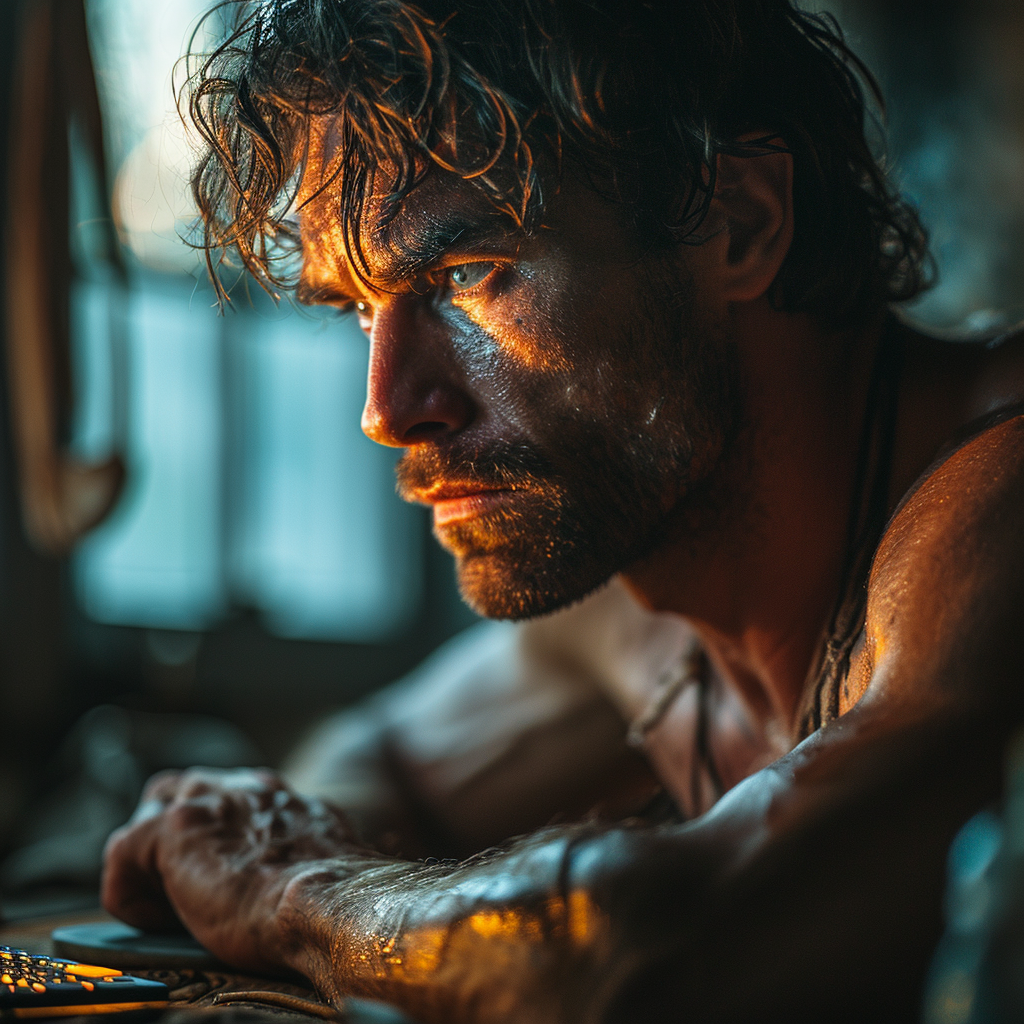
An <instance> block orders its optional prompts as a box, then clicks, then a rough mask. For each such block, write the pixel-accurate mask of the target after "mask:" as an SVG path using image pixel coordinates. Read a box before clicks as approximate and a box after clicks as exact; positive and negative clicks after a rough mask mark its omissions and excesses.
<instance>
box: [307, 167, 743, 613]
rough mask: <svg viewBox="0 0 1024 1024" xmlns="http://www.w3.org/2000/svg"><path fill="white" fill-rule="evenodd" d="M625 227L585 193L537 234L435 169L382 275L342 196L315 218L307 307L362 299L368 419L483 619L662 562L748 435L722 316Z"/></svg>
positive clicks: (613, 209)
mask: <svg viewBox="0 0 1024 1024" xmlns="http://www.w3.org/2000/svg"><path fill="white" fill-rule="evenodd" d="M625 215H626V211H625V210H624V208H622V207H621V206H618V205H614V204H611V203H609V202H607V201H605V200H603V199H601V198H600V197H599V196H597V195H596V194H595V193H594V192H592V191H590V190H589V189H586V188H583V187H582V186H579V185H573V184H571V183H570V184H567V185H564V186H563V188H562V190H561V191H560V193H559V194H558V195H557V196H556V197H555V198H554V199H553V200H552V201H551V202H550V203H549V204H548V207H547V210H546V214H545V220H544V227H542V228H541V229H539V230H538V231H536V232H535V233H533V234H532V235H525V234H523V233H521V232H516V231H513V230H511V229H510V228H509V226H508V223H507V222H506V221H504V220H500V219H498V218H497V217H496V215H495V214H494V212H493V210H492V208H491V206H490V205H489V204H488V203H487V202H486V200H485V199H483V197H482V196H480V194H479V192H478V191H477V190H476V189H474V188H473V187H472V186H468V185H466V184H465V183H462V182H459V181H457V180H455V179H452V178H447V177H443V176H442V175H440V174H434V175H432V176H430V177H429V178H427V179H426V181H425V182H424V183H423V184H421V185H420V186H419V187H418V188H417V189H416V191H415V192H414V193H413V194H412V196H410V197H409V198H408V199H407V200H406V202H405V203H404V204H403V206H402V208H401V209H400V211H399V213H398V215H397V217H395V218H394V220H393V221H391V223H390V225H389V226H388V228H387V230H386V231H384V230H378V228H379V225H380V223H381V221H380V218H379V216H377V215H376V211H375V208H374V207H371V209H370V211H369V215H368V216H367V218H366V223H365V224H364V228H363V237H362V244H363V247H364V251H365V254H366V258H367V262H368V264H369V271H370V273H369V280H368V281H364V280H360V278H359V276H357V275H356V274H354V273H353V272H352V268H351V267H350V265H349V263H348V260H347V258H346V251H345V245H344V241H343V234H342V230H341V226H340V223H339V219H338V217H337V215H336V212H335V207H334V206H333V205H332V202H331V194H330V190H328V191H326V192H325V193H324V194H323V195H321V196H319V197H318V198H317V199H316V200H315V201H313V202H311V203H309V204H308V205H307V206H306V207H305V208H304V210H303V214H302V233H303V253H304V270H303V280H302V285H301V286H300V297H301V298H303V299H304V300H306V301H318V302H329V303H335V304H339V305H346V306H347V305H351V304H352V303H353V302H354V303H355V305H356V308H357V311H358V314H359V316H360V321H361V323H362V326H363V328H364V330H365V331H366V332H367V334H368V336H369V339H370V371H369V380H368V387H367V401H366V408H365V411H364V414H363V429H364V431H365V432H366V433H367V435H368V436H369V437H371V438H372V439H373V440H376V441H379V442H380V443H382V444H387V445H393V446H400V447H404V448H405V449H406V451H405V454H404V456H403V457H402V459H401V461H400V463H399V466H398V487H399V492H400V493H401V495H402V497H404V498H405V499H406V500H409V501H418V502H422V503H424V504H428V505H431V506H433V513H434V532H435V535H436V536H437V538H438V540H439V541H440V542H441V544H442V545H444V547H446V548H447V549H448V550H449V551H450V552H451V553H452V554H453V555H454V556H455V558H456V562H457V567H458V575H459V582H460V587H461V589H462V593H463V596H464V597H465V599H466V600H467V601H468V602H469V604H470V605H471V606H472V607H473V608H475V609H476V610H477V611H478V612H480V613H481V614H484V615H487V616H490V617H495V618H523V617H527V616H531V615H536V614H539V613H542V612H547V611H553V610H554V609H556V608H559V607H561V606H563V605H565V604H568V603H570V602H572V601H574V600H577V599H579V598H581V597H583V596H585V595H586V594H587V593H589V592H590V591H591V590H593V589H594V588H595V587H597V586H599V585H600V584H601V583H603V582H604V581H605V580H607V579H608V578H609V576H611V575H612V574H613V573H614V572H616V571H618V570H620V569H623V568H625V567H627V566H628V565H629V564H630V563H631V562H633V561H634V560H636V559H637V558H639V557H641V556H644V555H647V554H649V553H650V552H652V551H653V550H655V549H656V548H657V546H658V544H659V543H660V542H661V541H662V540H663V539H664V538H665V537H666V534H667V532H668V530H669V529H670V528H675V527H676V526H677V525H678V523H679V521H680V520H681V519H685V518H686V513H687V510H688V509H692V507H693V504H694V500H695V498H694V496H695V494H697V493H698V492H699V491H700V490H701V487H700V486H699V485H701V484H702V483H705V482H706V481H708V480H709V479H710V478H712V477H713V476H714V471H715V469H716V467H717V465H718V464H719V463H720V461H721V459H722V457H723V451H724V449H725V447H726V440H727V438H728V437H729V436H730V434H731V432H732V430H733V428H734V426H735V423H736V420H737V410H736V394H735V386H734V376H735V374H734V360H733V358H732V355H731V346H730V343H729V339H728V337H727V332H726V330H725V328H724V326H723V325H724V317H722V316H714V315H712V314H710V313H709V312H707V310H706V309H705V308H704V304H703V303H701V302H700V300H699V296H698V295H697V294H696V291H697V285H696V283H695V280H694V278H693V276H691V274H690V272H689V269H688V266H687V264H686V263H684V256H685V252H684V253H681V252H679V251H678V250H673V251H672V252H669V253H667V254H665V255H660V256H657V257H652V256H646V257H645V256H644V255H643V254H642V252H641V250H640V249H639V247H638V246H637V245H636V244H635V242H634V240H633V237H632V232H631V229H630V228H629V226H628V223H627V221H626V216H625ZM702 310H703V311H702Z"/></svg>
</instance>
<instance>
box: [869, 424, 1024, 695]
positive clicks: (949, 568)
mask: <svg viewBox="0 0 1024 1024" xmlns="http://www.w3.org/2000/svg"><path fill="white" fill-rule="evenodd" d="M1022 619H1024V412H1017V413H1015V414H1012V415H1005V416H1004V417H1003V418H1001V419H999V420H998V421H997V422H995V423H994V424H992V425H989V426H987V427H983V428H982V429H981V430H980V431H979V432H977V433H974V434H973V435H972V436H969V437H968V439H967V440H965V441H963V442H962V443H961V444H959V445H957V446H956V447H954V448H953V450H952V451H950V452H949V453H948V454H947V455H945V456H944V457H943V458H941V459H940V460H939V461H938V463H937V464H936V465H935V466H934V467H933V468H932V469H931V470H930V471H929V472H928V473H926V474H925V475H924V476H923V477H922V479H921V480H920V481H919V482H918V484H917V485H916V486H915V487H914V488H913V489H912V491H911V492H910V494H909V495H908V497H907V498H906V499H905V500H904V502H903V504H902V506H901V507H900V509H899V510H898V512H897V513H896V515H895V516H894V517H893V520H892V522H891V524H890V526H889V528H888V530H887V531H886V533H885V536H884V537H883V538H882V541H881V543H880V545H879V548H878V552H877V554H876V556H875V562H874V566H873V568H872V572H871V578H870V582H869V588H868V611H867V622H866V627H865V644H864V647H865V652H864V653H865V658H864V659H862V664H861V665H860V666H859V671H860V672H861V674H862V676H863V677H864V683H865V684H868V683H869V682H870V686H871V687H872V688H876V689H877V688H883V689H886V690H891V689H892V688H893V687H896V689H897V691H898V692H899V693H902V694H911V693H914V692H918V693H920V692H922V691H923V692H926V693H927V694H928V695H929V697H930V698H931V699H933V700H935V699H941V697H942V695H946V696H947V697H949V698H950V699H951V700H952V701H953V702H954V703H955V704H956V705H957V706H962V704H963V702H964V701H965V700H966V701H972V700H973V699H974V698H978V699H983V700H988V697H992V696H994V695H995V694H997V693H1003V694H1008V693H1009V692H1010V689H1013V690H1015V689H1017V687H1015V685H1014V683H1013V680H1014V679H1015V678H1016V677H1018V676H1019V675H1020V673H1021V669H1022V667H1024V621H1022ZM1021 689H1024V688H1021ZM984 695H988V697H985V696H984Z"/></svg>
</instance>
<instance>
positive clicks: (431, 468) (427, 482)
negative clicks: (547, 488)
mask: <svg viewBox="0 0 1024 1024" xmlns="http://www.w3.org/2000/svg"><path fill="white" fill-rule="evenodd" d="M551 471H552V467H551V463H550V462H549V461H548V459H547V458H545V456H544V455H542V454H541V453H540V452H539V451H537V449H536V448H534V447H533V446H532V445H529V444H526V443H525V442H509V441H495V442H494V443H492V444H489V445H486V446H484V447H474V448H465V447H450V448H437V447H435V446H433V445H430V446H427V445H424V446H422V447H421V448H413V449H411V450H409V451H407V452H406V453H405V454H404V455H403V456H402V457H401V459H399V460H398V464H397V465H396V467H395V479H396V489H397V491H398V494H399V495H400V496H401V497H402V498H404V499H405V500H406V501H410V500H414V498H415V495H416V493H417V492H418V491H426V490H429V489H430V488H431V487H434V486H436V485H437V484H441V483H446V484H479V485H481V486H483V487H493V488H510V489H511V488H513V487H526V486H528V485H529V484H531V483H534V482H536V481H538V480H541V479H543V478H545V477H549V476H551Z"/></svg>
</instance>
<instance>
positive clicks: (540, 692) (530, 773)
mask: <svg viewBox="0 0 1024 1024" xmlns="http://www.w3.org/2000/svg"><path fill="white" fill-rule="evenodd" d="M689 636H690V634H689V631H688V630H687V629H686V628H685V627H684V626H683V624H682V623H681V622H680V621H679V620H678V619H675V620H673V619H671V618H670V617H669V616H663V615H662V616H659V615H653V614H651V613H649V612H645V611H642V610H641V609H640V608H639V606H638V605H637V604H636V603H635V601H633V600H632V598H630V597H629V595H628V594H627V593H626V592H625V589H624V588H623V587H622V586H621V585H620V584H618V583H617V582H613V583H612V584H611V585H610V586H608V587H606V588H604V589H603V590H602V591H600V592H599V593H597V594H595V595H592V596H591V597H590V598H588V599H587V600H586V601H583V602H581V603H580V604H577V605H575V606H573V607H572V608H569V609H566V610H565V611H562V612H558V613H556V614H554V615H551V616H547V617H545V618H544V619H540V620H535V621H533V622H527V623H522V624H519V625H515V626H513V625H511V624H507V623H481V624H480V625H478V626H475V627H473V628H472V629H470V630H468V631H466V632H465V633H463V634H461V635H460V636H458V637H456V638H455V639H454V640H452V641H450V642H449V643H448V644H446V645H445V646H444V647H443V648H441V649H440V650H439V651H438V652H436V653H435V654H434V655H433V656H431V657H430V658H428V659H427V661H426V662H424V663H423V664H422V665H421V666H419V667H418V668H417V669H416V670H415V671H414V672H412V673H411V674H410V675H409V676H407V677H406V678H405V679H403V680H400V681H399V682H398V683H396V684H394V685H392V686H389V687H387V688H386V689H385V690H384V691H382V692H381V693H380V694H378V695H376V696H375V697H373V698H371V699H370V700H368V701H366V702H364V703H363V704H361V705H360V706H358V707H356V708H353V709H349V710H346V711H343V712H341V713H339V714H337V715H335V716H332V717H331V718H330V719H328V720H327V721H326V722H324V723H323V724H322V725H321V726H320V727H319V728H318V729H317V730H316V731H315V732H314V733H313V734H311V735H310V737H309V738H308V739H307V740H306V741H305V742H304V743H303V744H302V745H301V746H300V747H299V748H298V749H297V750H296V751H295V752H294V753H293V754H292V755H291V757H290V758H289V759H288V762H287V763H286V764H285V766H284V769H283V775H284V777H285V779H286V780H287V781H288V783H289V784H290V785H291V786H292V787H293V788H294V789H295V790H296V791H298V792H300V793H303V794H305V795H308V796H314V797H319V798H321V799H323V800H326V801H329V802H330V803H332V804H334V805H336V806H338V807H342V808H344V810H345V812H346V814H347V815H348V816H349V818H350V819H352V821H353V822H354V824H355V826H356V828H357V830H358V832H359V834H360V835H361V836H363V837H364V838H366V839H367V841H369V842H370V844H371V845H373V846H375V847H376V848H378V849H382V850H385V851H387V852H391V853H402V854H404V855H406V856H428V855H429V856H435V857H444V856H453V855H461V856H465V855H468V854H470V853H473V852H476V851H478V850H481V849H484V848H486V847H488V846H491V845H493V844H494V843H498V842H501V841H503V840H505V839H507V838H508V837H509V836H512V835H519V834H522V833H524V832H528V831H531V830H533V829H535V828H538V827H541V826H543V825H545V824H548V823H550V822H551V821H552V820H556V819H561V820H574V819H576V818H579V817H580V816H582V815H583V814H584V813H585V812H588V811H590V810H591V809H593V808H594V807H595V805H600V808H601V810H602V812H603V814H604V815H606V816H608V817H615V816H622V815H623V814H625V813H630V812H632V811H634V810H635V809H636V808H638V807H640V806H642V805H643V804H644V803H645V802H646V801H647V800H649V799H650V796H651V794H652V792H653V791H654V789H655V787H656V780H655V779H654V778H653V776H652V774H651V773H650V770H649V769H648V768H647V766H646V763H645V762H644V761H643V759H642V758H641V757H639V756H638V755H637V754H635V753H634V752H632V751H631V750H629V749H628V748H627V746H626V743H625V732H626V722H627V721H628V720H629V719H630V718H631V717H633V716H634V715H635V714H636V713H637V712H638V711H639V710H640V707H641V706H642V701H643V698H644V695H645V686H649V685H653V684H654V683H655V681H656V680H657V678H658V675H659V672H660V671H661V668H662V666H663V665H664V664H665V663H667V662H670V661H672V660H673V659H675V658H678V657H679V655H680V653H681V652H682V651H683V650H684V649H685V648H686V645H687V643H688V642H689Z"/></svg>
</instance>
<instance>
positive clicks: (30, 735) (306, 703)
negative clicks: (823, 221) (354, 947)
mask: <svg viewBox="0 0 1024 1024" xmlns="http://www.w3.org/2000/svg"><path fill="white" fill-rule="evenodd" d="M205 6H206V4H205V3H204V2H203V0H84V4H83V0H7V2H6V3H4V4H3V5H0V49H2V50H3V53H2V57H0V76H2V79H0V138H2V139H3V143H2V145H3V147H4V150H5V152H4V163H3V169H2V172H0V173H2V175H3V177H2V179H0V180H2V186H3V196H4V201H3V212H2V214H0V216H2V218H3V222H4V228H5V233H4V238H5V245H4V255H3V258H4V268H3V273H4V279H5V281H6V289H5V292H4V293H3V294H4V296H5V298H4V299H0V302H3V303H4V305H5V307H6V308H5V317H4V319H3V328H2V329H3V331H4V333H5V341H6V350H7V358H6V361H5V362H4V363H3V365H2V368H0V699H2V701H3V705H2V708H0V730H2V731H0V737H2V738H0V902H2V906H3V908H4V912H5V913H7V914H8V916H11V915H17V914H19V913H29V912H38V910H39V909H40V907H54V908H56V907H60V908H65V907H67V906H70V905H72V904H73V903H74V902H75V901H76V900H79V901H81V902H82V903H83V905H85V904H87V903H89V902H90V901H92V900H94V898H95V897H94V895H93V888H92V887H93V885H94V882H95V873H96V864H97V858H98V852H99V849H100V846H101V845H102V841H103V839H104V838H105V836H106V834H107V832H108V831H109V829H110V828H111V827H113V826H114V825H116V824H118V823H119V822H120V821H121V820H123V819H124V817H126V816H127V814H128V812H129V810H130V808H131V806H132V804H133V802H134V800H135V797H136V795H137V792H138V788H139V786H140V785H141V782H142V780H143V779H144V777H145V776H146V774H148V773H149V772H150V771H152V770H154V769H156V768H159V767H166V766H171V767H173V766H185V765H188V764H191V763H203V764H210V765H225V766H227V765H232V764H253V763H262V764H270V765H273V764H276V763H278V762H279V761H280V759H281V758H282V756H283V755H284V754H285V753H286V751H287V750H288V749H289V748H290V747H291V746H292V745H293V744H294V742H295V741H296V739H297V738H298V737H299V736H300V735H301V734H302V732H303V731H304V730H305V729H306V728H307V727H308V726H310V725H311V724H312V723H313V722H314V721H315V720H316V719H317V718H318V717H320V716H322V715H324V714H325V713H327V712H329V711H332V710H336V709H337V708H340V707H343V706H345V705H346V704H349V703H351V702H353V701H355V700H357V699H358V698H360V697H361V696H363V695H365V694H367V693H368V692H370V691H372V690H373V689H375V688H377V687H379V686H380V685H382V684H383V683H385V682H387V681H389V680H391V679H394V678H397V677H398V676H400V675H402V674H403V673H404V672H406V671H407V670H408V669H410V668H411V667H412V666H413V665H415V664H416V663H417V662H418V661H419V660H420V659H421V658H422V657H423V656H424V655H425V654H426V653H428V652H429V651H430V650H432V649H433V648H434V647H436V646H437V645H438V644H439V643H440V642H442V641H443V640H444V639H446V638H447V637H449V636H451V635H452V634H454V633H455V632H457V631H458V630H460V629H462V628H465V627H466V626H467V625H469V624H471V623H472V622H473V621H474V617H473V616H472V614H471V613H470V612H469V611H468V610H467V609H466V608H465V607H464V606H463V605H462V604H461V602H460V601H459V599H458V595H457V593H456V590H455V586H454V579H453V574H452V569H451V563H450V560H449V558H448V556H447V555H445V554H444V553H443V552H441V551H440V549H439V548H438V547H437V546H436V544H434V543H433V541H432V540H431V539H430V536H429V520H428V517H427V514H426V513H425V510H422V509H414V508H409V507H407V506H405V505H403V504H402V503H401V502H399V501H398V499H397V498H396V497H395V495H394V485H393V477H392V466H393V461H394V453H392V452H390V451H388V450H385V449H382V448H378V447H377V446H375V445H373V444H372V443H371V442H369V441H368V440H366V439H365V438H364V437H363V436H362V434H361V433H360V431H359V412H360V409H361V406H362V399H363V384H364V378H365V369H366V355H367V352H366V344H365V340H364V339H363V337H362V336H361V334H360V332H359V330H358V327H357V326H356V324H355V323H354V322H353V321H352V320H350V319H347V318H344V317H338V316H336V315H333V314H331V315H326V316H325V315H321V314H312V313H310V312H308V311H299V310H296V309H293V308H292V307H291V306H290V305H289V304H288V303H287V302H282V303H281V304H277V305H275V304H274V303H273V302H272V301H270V300H269V299H268V298H267V297H266V296H265V295H264V294H263V293H262V292H261V291H260V290H259V289H258V288H257V287H256V286H252V287H248V288H247V287H246V282H244V281H239V282H236V283H235V287H234V289H233V294H234V296H235V300H236V301H235V303H234V308H232V309H231V310H229V311H228V313H227V315H223V316H221V315H218V310H217V308H216V304H215V302H214V295H213V291H212V288H211V286H210V285H209V283H208V282H207V280H206V278H205V269H204V268H203V267H202V266H201V261H200V259H199V257H198V255H197V254H196V252H195V251H194V250H193V249H190V248H189V247H188V246H187V245H185V244H183V242H182V241H181V238H182V236H186V235H188V234H189V233H190V227H191V224H192V221H193V217H194V210H193V208H192V205H191V199H190V196H189V193H188V187H187V176H188V170H189V164H190V160H191V154H190V150H189V147H188V144H187V141H186V138H185V132H184V130H183V128H182V126H181V125H180V123H179V121H178V118H177V114H176V111H175V107H174V88H173V85H172V76H173V75H174V69H175V65H176V62H177V60H178V58H179V57H180V55H181V54H182V53H183V52H184V50H185V48H186V46H187V40H188V38H189V36H190V34H191V32H192V31H193V30H194V29H195V27H196V24H197V22H198V20H199V17H200V15H201V14H202V12H203V10H204V8H205ZM824 9H828V10H830V11H832V12H833V13H834V14H835V15H836V16H837V17H838V18H839V20H840V22H841V23H842V25H843V26H844V28H845V29H846V31H847V33H848V35H849V37H850V39H851V41H852V43H853V45H854V48H855V50H856V51H857V52H858V53H860V54H861V55H862V56H863V57H864V58H865V59H866V61H867V63H868V64H869V66H870V67H871V68H872V69H873V70H874V71H875V72H876V73H877V75H878V77H879V79H880V81H881V83H882V86H883V88H884V90H885V92H886V95H887V97H888V99H889V104H890V107H889V114H888V133H889V140H890V141H889V152H890V160H891V163H892V167H893V172H894V175H895V177H896V180H897V181H898V182H899V183H900V184H901V186H902V187H903V189H904V190H905V191H906V192H907V193H908V194H909V196H910V197H911V198H912V199H913V200H914V201H915V202H916V203H917V204H918V206H919V207H920V208H921V210H922V213H923V216H924V219H925V222H926V223H927V224H928V225H929V227H930V228H931V231H932V238H933V247H934V252H935V255H936V257H937V260H938V264H939V270H940V281H939V284H938V286H937V287H936V288H935V289H934V290H933V291H932V292H930V293H929V294H928V295H926V296H925V297H924V298H923V299H922V300H920V301H919V302H918V303H916V304H915V305H914V307H913V308H912V309H911V311H910V312H911V314H912V315H913V316H914V317H915V318H917V319H918V320H920V321H922V322H924V323H926V324H928V325H930V326H933V327H936V328H959V327H966V328H968V329H976V328H983V329H987V328H989V327H991V326H993V325H995V324H998V323H1001V322H1004V321H1006V322H1009V321H1010V320H1013V319H1015V318H1016V317H1017V316H1018V315H1019V314H1020V313H1022V312H1024V231H1022V228H1024V62H1022V61H1021V59H1020V56H1019V55H1020V54H1021V53H1024V7H1022V6H1021V5H1020V4H1019V2H1018V0H975V2H972V3H970V4H966V3H955V2H952V0H927V2H925V0H841V2H840V0H836V2H834V3H829V4H826V5H824ZM215 29H216V23H215V22H212V23H211V28H210V31H214V30H215ZM202 45H203V37H202V36H200V38H199V46H200V47H202ZM180 75H181V71H180V69H179V71H178V80H179V81H180ZM40 238H43V239H45V244H40V242H39V239H40ZM97 522H98V525H96V526H95V528H92V526H93V524H94V523H97ZM69 837H70V839H71V840H72V841H69Z"/></svg>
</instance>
